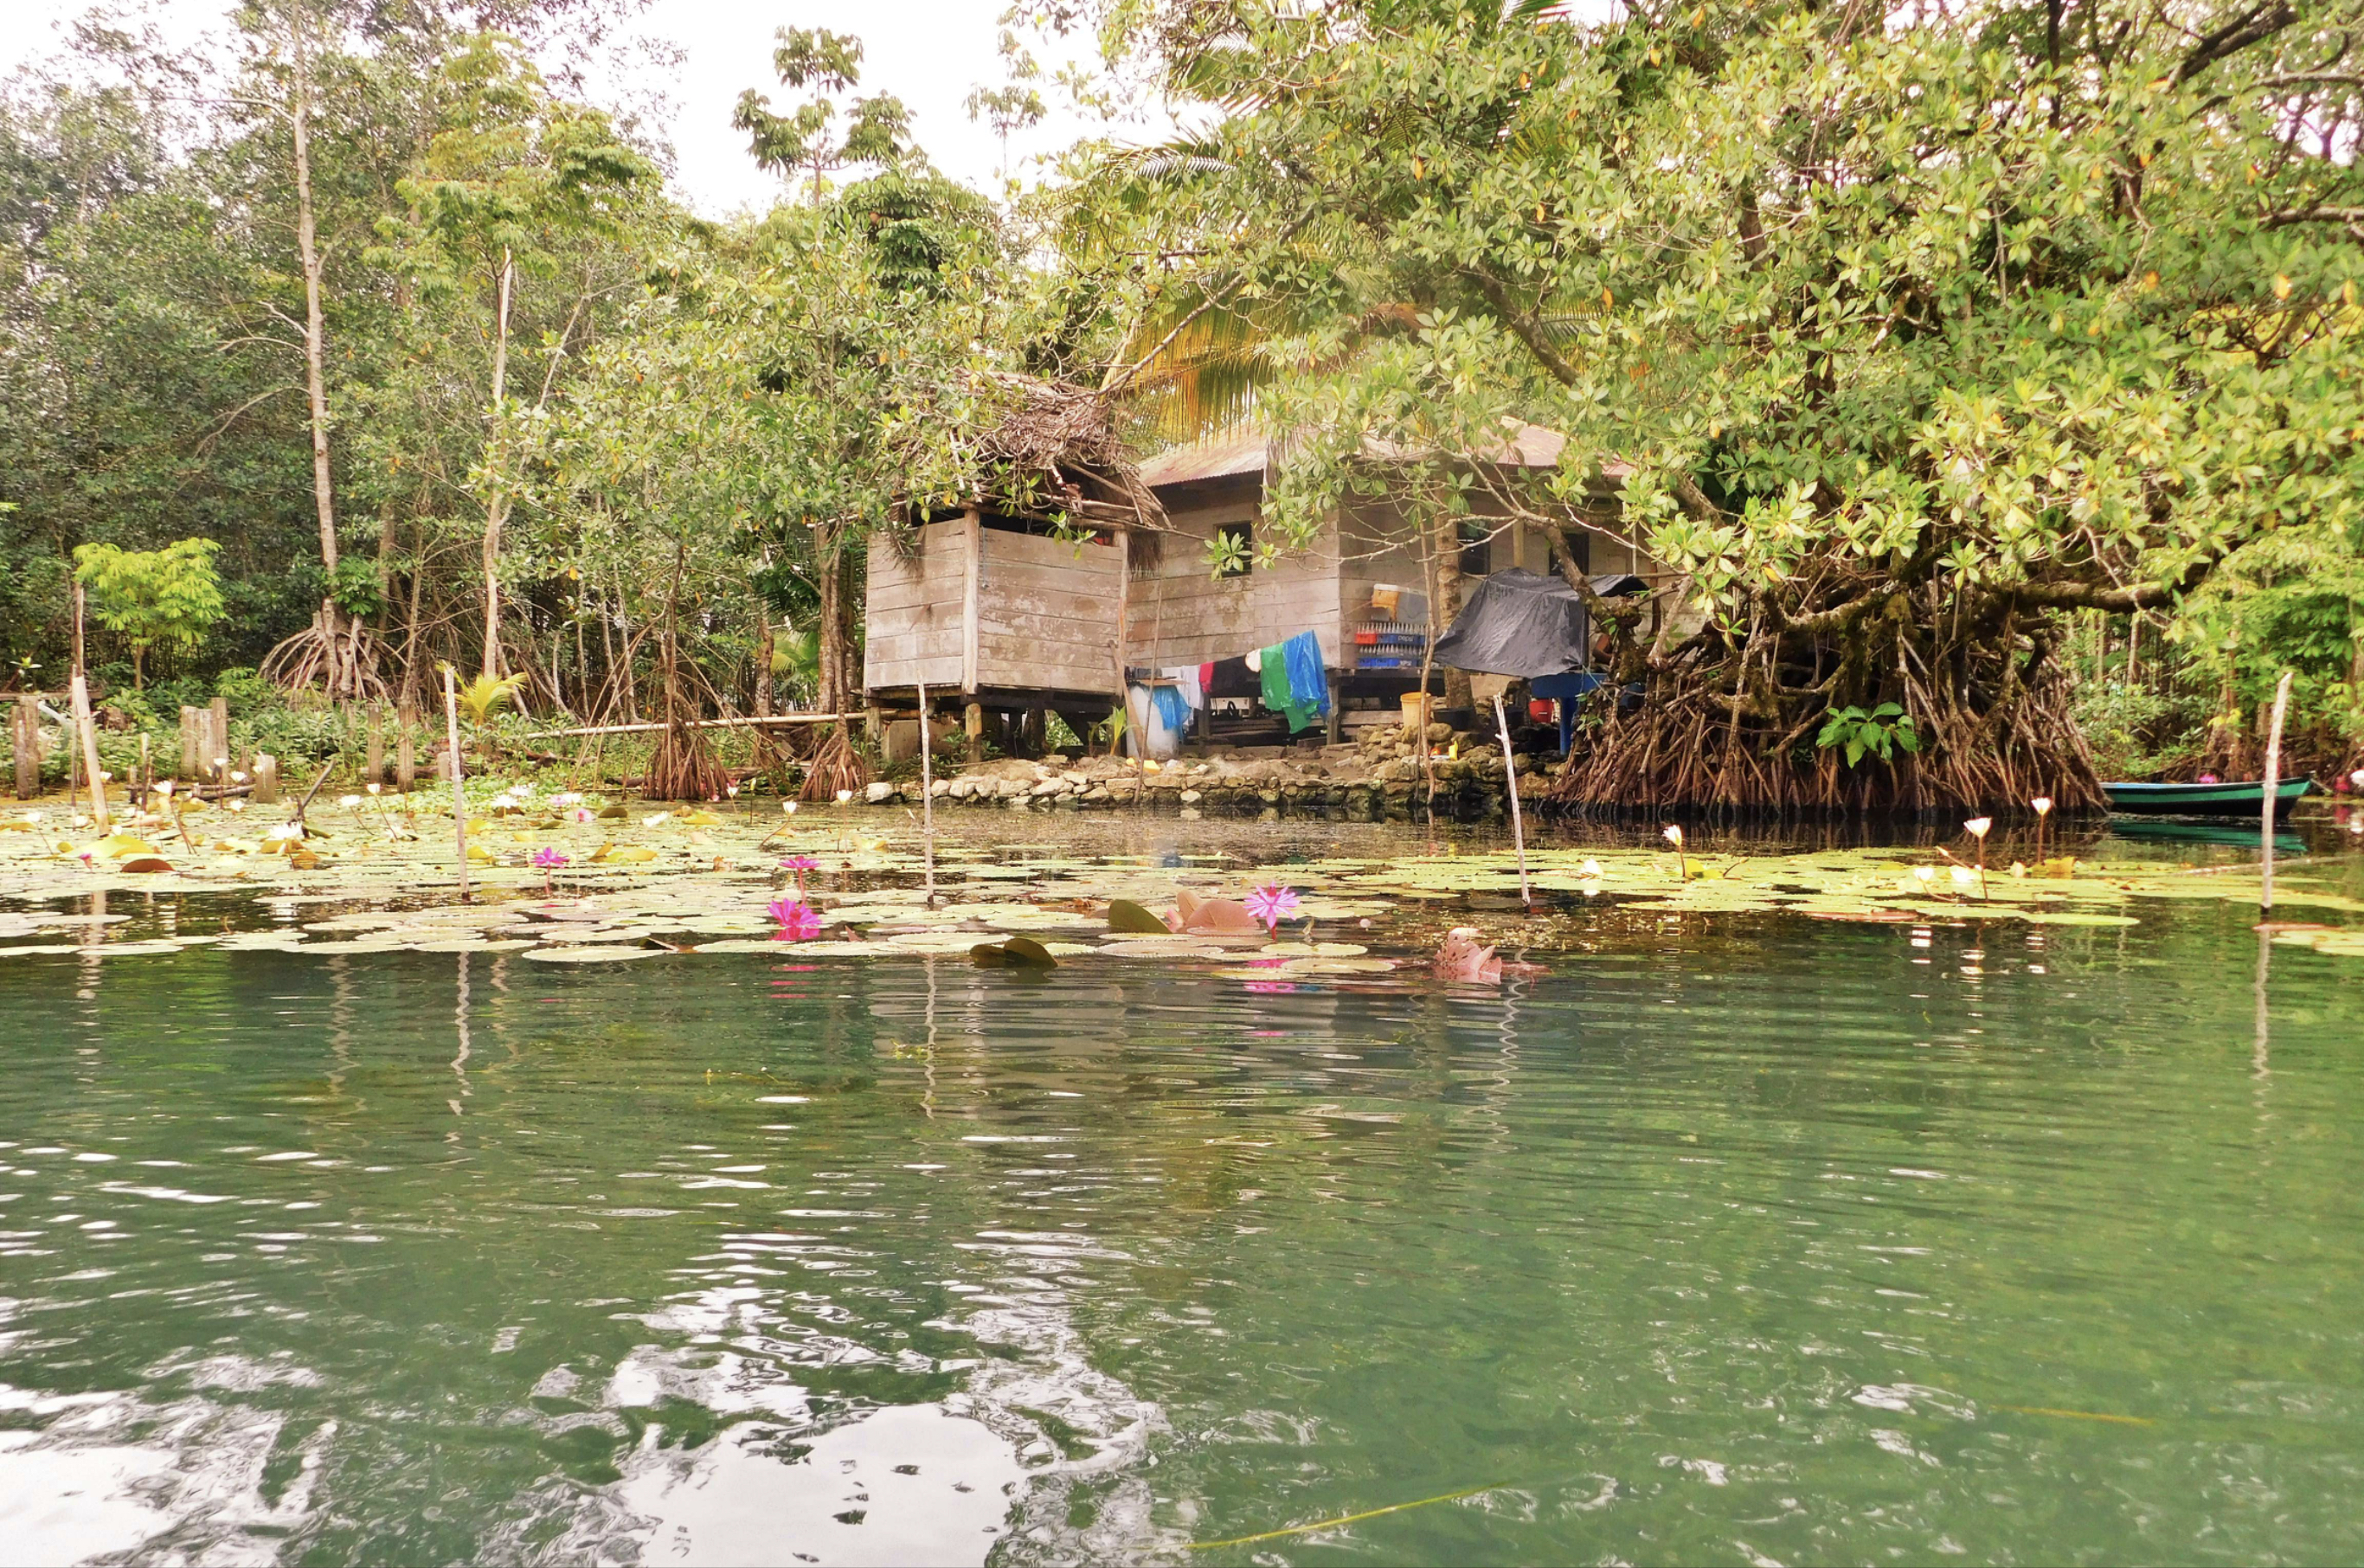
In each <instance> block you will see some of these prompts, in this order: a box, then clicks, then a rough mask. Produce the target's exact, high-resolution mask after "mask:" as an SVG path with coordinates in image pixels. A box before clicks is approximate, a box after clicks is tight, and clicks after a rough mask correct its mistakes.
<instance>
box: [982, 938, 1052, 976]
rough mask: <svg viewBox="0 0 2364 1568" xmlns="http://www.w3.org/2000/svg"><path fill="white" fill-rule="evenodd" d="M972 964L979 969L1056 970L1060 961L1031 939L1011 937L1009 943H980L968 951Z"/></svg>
mask: <svg viewBox="0 0 2364 1568" xmlns="http://www.w3.org/2000/svg"><path fill="white" fill-rule="evenodd" d="M968 958H969V962H971V963H974V964H976V966H977V967H978V968H979V969H1056V968H1058V967H1059V961H1058V960H1057V959H1055V958H1054V957H1052V956H1051V953H1050V951H1049V950H1047V949H1046V948H1044V947H1043V944H1042V943H1041V942H1038V941H1036V940H1034V939H1032V938H1031V937H1011V938H1010V939H1009V940H1007V941H999V942H979V943H977V944H976V946H974V947H972V948H970V949H969V950H968Z"/></svg>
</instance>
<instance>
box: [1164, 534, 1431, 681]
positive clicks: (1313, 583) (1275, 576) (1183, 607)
mask: <svg viewBox="0 0 2364 1568" xmlns="http://www.w3.org/2000/svg"><path fill="white" fill-rule="evenodd" d="M1166 517H1167V521H1168V522H1169V523H1170V524H1171V525H1172V526H1173V528H1174V530H1175V531H1174V532H1172V533H1169V534H1166V535H1165V536H1164V537H1162V538H1160V539H1158V540H1157V555H1156V559H1155V561H1154V562H1150V563H1148V564H1145V565H1143V566H1142V567H1140V568H1138V569H1136V570H1135V572H1134V573H1133V579H1132V609H1131V613H1130V616H1129V620H1130V625H1129V626H1128V628H1127V637H1126V642H1125V657H1126V660H1127V662H1130V663H1132V664H1137V665H1148V666H1150V667H1151V668H1153V669H1170V668H1172V667H1173V666H1175V665H1177V664H1204V663H1207V662H1210V661H1213V660H1217V659H1230V658H1233V657H1236V656H1237V655H1239V654H1243V653H1245V652H1247V651H1249V650H1250V649H1252V648H1266V647H1270V646H1271V645H1272V644H1274V643H1276V642H1282V641H1286V640H1287V639H1289V638H1291V637H1294V636H1296V635H1297V634H1298V633H1299V632H1300V631H1310V632H1311V633H1313V635H1314V637H1315V639H1317V640H1318V641H1320V643H1321V662H1323V663H1324V664H1327V665H1328V666H1329V667H1330V668H1332V669H1333V670H1334V669H1337V668H1339V667H1340V664H1339V640H1338V639H1339V617H1338V606H1339V595H1338V570H1339V563H1338V534H1337V530H1336V529H1335V528H1330V529H1327V530H1325V531H1324V533H1323V534H1322V536H1321V538H1320V539H1316V540H1315V541H1314V542H1313V543H1312V544H1310V545H1309V546H1308V547H1306V548H1305V549H1303V550H1289V551H1287V552H1286V553H1284V554H1283V555H1282V556H1281V557H1280V559H1279V560H1278V561H1277V562H1274V563H1273V564H1272V565H1271V566H1270V567H1266V566H1261V565H1259V566H1256V567H1254V568H1253V569H1252V570H1250V572H1249V573H1248V574H1247V575H1246V576H1244V577H1215V576H1213V575H1211V574H1210V570H1209V566H1208V557H1207V546H1208V543H1209V541H1210V540H1211V539H1213V538H1214V537H1215V529H1216V528H1217V527H1218V526H1220V525H1221V524H1223V523H1247V524H1249V525H1250V526H1251V527H1254V528H1259V529H1260V528H1262V518H1261V517H1260V516H1259V510H1258V507H1257V504H1256V501H1255V498H1254V494H1253V493H1252V492H1251V493H1249V494H1247V495H1242V496H1239V497H1237V498H1234V499H1229V500H1219V501H1212V502H1203V503H1200V504H1199V505H1197V506H1185V507H1182V508H1179V509H1174V510H1169V511H1168V513H1167V514H1166ZM1261 537H1262V536H1261V534H1260V533H1259V535H1258V538H1259V539H1261ZM1414 581H1415V582H1417V581H1418V579H1417V577H1415V578H1414Z"/></svg>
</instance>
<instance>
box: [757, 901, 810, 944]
mask: <svg viewBox="0 0 2364 1568" xmlns="http://www.w3.org/2000/svg"><path fill="white" fill-rule="evenodd" d="M766 907H767V909H768V911H769V913H770V915H771V917H772V918H773V919H775V920H777V921H778V922H779V923H780V929H778V930H776V931H775V932H773V933H772V940H774V941H775V942H801V941H805V940H808V939H810V938H813V937H817V936H819V935H820V911H819V910H817V909H815V908H814V907H813V906H811V905H809V904H808V903H806V902H805V901H804V900H803V899H801V898H775V899H773V900H772V902H771V903H770V905H769V906H766Z"/></svg>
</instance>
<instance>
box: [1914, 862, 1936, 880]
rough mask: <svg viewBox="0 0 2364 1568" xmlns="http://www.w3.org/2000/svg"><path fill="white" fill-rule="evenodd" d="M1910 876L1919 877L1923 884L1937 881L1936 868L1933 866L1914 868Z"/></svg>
mask: <svg viewBox="0 0 2364 1568" xmlns="http://www.w3.org/2000/svg"><path fill="white" fill-rule="evenodd" d="M1912 874H1913V875H1914V876H1917V877H1919V878H1920V879H1921V880H1922V881H1923V882H1924V883H1931V882H1935V881H1936V880H1937V868H1936V867H1935V866H1914V867H1913V868H1912Z"/></svg>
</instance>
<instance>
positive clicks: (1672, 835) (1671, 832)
mask: <svg viewBox="0 0 2364 1568" xmlns="http://www.w3.org/2000/svg"><path fill="white" fill-rule="evenodd" d="M1664 837H1665V838H1666V840H1667V842H1668V843H1669V844H1672V845H1673V846H1674V847H1675V848H1677V849H1678V850H1679V849H1681V848H1682V847H1683V830H1682V828H1680V827H1679V826H1678V825H1677V824H1675V823H1672V822H1669V823H1667V826H1666V831H1665V834H1664Z"/></svg>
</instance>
